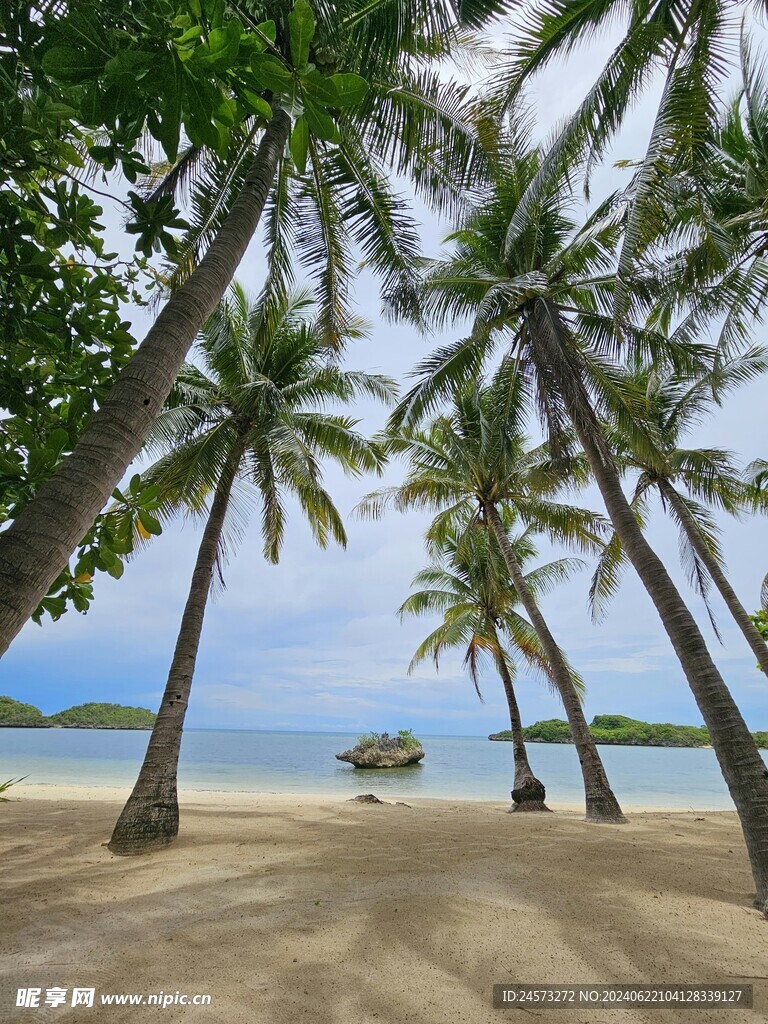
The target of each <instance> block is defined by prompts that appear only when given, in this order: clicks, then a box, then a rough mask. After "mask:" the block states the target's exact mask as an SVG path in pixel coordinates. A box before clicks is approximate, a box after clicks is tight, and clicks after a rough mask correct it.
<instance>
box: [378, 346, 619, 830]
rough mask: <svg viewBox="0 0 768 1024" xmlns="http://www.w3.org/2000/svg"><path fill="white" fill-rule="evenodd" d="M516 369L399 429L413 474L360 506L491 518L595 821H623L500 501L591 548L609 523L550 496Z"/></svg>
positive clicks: (446, 518) (530, 521)
mask: <svg viewBox="0 0 768 1024" xmlns="http://www.w3.org/2000/svg"><path fill="white" fill-rule="evenodd" d="M513 373H514V370H513V367H512V364H511V363H507V364H505V365H504V366H503V367H502V369H501V370H500V371H499V373H498V375H497V376H496V378H495V379H494V381H493V382H492V384H491V385H490V386H488V387H486V388H481V387H480V386H479V385H478V384H474V385H470V386H468V387H467V388H466V389H465V390H464V391H462V392H460V393H458V394H457V395H456V396H455V397H454V401H453V408H452V410H451V412H450V414H449V415H444V416H439V417H437V418H436V419H435V420H433V422H432V423H431V424H430V425H429V427H428V428H427V429H425V430H420V429H417V428H407V427H405V428H401V429H400V430H396V431H393V432H392V434H391V437H390V439H389V448H390V449H391V450H392V451H393V452H397V453H401V454H403V455H405V456H406V457H407V458H408V460H409V462H410V468H409V471H408V475H407V477H406V479H405V482H404V483H403V484H402V485H400V486H399V487H394V488H389V489H386V490H382V491H379V492H377V493H374V494H371V495H369V496H368V497H367V498H365V499H364V500H363V502H362V504H361V505H360V511H361V513H363V514H366V515H370V516H379V515H381V514H382V512H383V511H384V509H385V508H387V507H388V506H392V507H394V508H396V509H398V510H400V511H404V510H406V509H410V508H424V509H430V510H433V511H435V512H436V513H437V514H438V515H437V519H436V521H435V523H434V524H433V527H432V533H433V536H435V537H440V535H441V532H442V531H444V530H448V529H450V527H451V526H452V525H453V524H454V523H455V521H456V517H457V516H464V517H466V518H471V517H472V516H473V515H474V516H475V517H476V518H478V519H480V520H482V521H484V522H485V523H486V524H487V526H488V529H489V530H490V531H491V533H492V534H493V536H494V538H495V541H496V543H497V544H498V546H499V549H500V551H501V554H502V557H503V559H504V563H505V565H506V568H507V572H508V574H509V579H510V582H511V584H512V586H513V588H514V590H515V592H516V593H517V595H518V597H519V599H520V603H521V604H522V606H523V608H524V609H525V612H526V614H527V616H528V618H529V620H530V622H531V623H532V625H533V628H534V629H535V631H536V634H537V636H538V638H539V641H540V643H541V647H542V650H543V651H544V654H545V656H546V662H547V666H548V668H547V671H548V674H549V675H550V677H551V679H552V682H553V684H554V685H555V687H556V688H557V691H558V694H559V696H560V699H561V700H562V702H563V707H564V709H565V713H566V717H567V719H568V723H569V725H570V729H571V735H572V736H573V740H574V744H575V746H576V750H577V753H578V755H579V762H580V764H581V770H582V775H583V779H584V791H585V797H586V811H587V820H588V821H595V822H597V821H610V822H619V821H624V820H625V819H624V816H623V815H622V813H621V808H620V807H619V804H618V801H617V800H616V797H615V796H614V794H613V791H612V790H611V787H610V785H609V783H608V778H607V776H606V773H605V769H604V767H603V763H602V761H601V759H600V755H599V753H598V751H597V747H596V745H595V741H594V739H593V738H592V734H591V733H590V731H589V727H588V725H587V720H586V718H585V717H584V711H583V709H582V706H581V701H580V700H579V694H578V689H577V685H576V681H575V680H574V676H573V674H572V672H571V669H570V667H569V665H568V663H567V661H566V660H565V657H564V656H563V653H562V651H561V649H560V647H559V646H558V644H557V642H556V641H555V638H554V636H553V635H552V631H551V630H550V628H549V625H548V624H547V622H546V620H545V618H544V615H543V613H542V611H541V608H540V606H539V603H538V601H537V600H536V595H535V594H534V592H533V591H532V589H531V588H530V586H529V585H528V584H527V582H526V579H525V574H524V572H523V568H522V566H521V564H520V562H519V561H518V559H517V558H516V556H515V551H514V549H513V547H512V545H511V543H510V541H509V537H508V536H507V532H506V530H505V528H504V523H503V519H502V517H503V515H504V512H503V511H502V510H503V509H504V508H505V507H509V508H510V509H511V510H512V511H513V512H514V514H515V515H516V517H517V518H518V519H519V520H520V521H521V522H522V523H523V524H525V525H531V526H533V527H534V528H535V529H536V530H537V531H538V532H541V533H544V534H546V535H547V536H549V537H551V538H552V539H554V540H557V541H560V542H565V543H568V544H571V545H574V544H575V545H578V546H580V547H581V548H583V549H586V550H595V549H596V548H597V547H598V546H599V542H598V536H597V534H598V533H599V532H600V531H602V529H603V526H604V522H603V520H602V519H601V518H600V517H599V516H597V515H595V514H594V513H591V512H588V511H586V510H584V509H575V508H573V507H572V506H570V505H565V504H561V503H558V502H555V501H554V500H551V499H549V498H547V497H546V492H547V491H548V490H550V489H551V487H552V472H551V468H550V466H549V465H548V464H547V459H546V453H542V452H541V451H540V450H539V451H537V450H534V451H530V450H529V449H528V447H527V443H526V438H525V436H524V434H523V433H522V429H521V428H522V418H523V404H522V403H521V402H520V401H519V398H518V397H516V396H515V395H514V386H513V382H512V379H511V378H512V374H513Z"/></svg>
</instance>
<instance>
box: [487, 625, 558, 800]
mask: <svg viewBox="0 0 768 1024" xmlns="http://www.w3.org/2000/svg"><path fill="white" fill-rule="evenodd" d="M492 632H493V635H494V639H495V641H496V648H497V650H498V651H499V655H498V657H497V658H496V667H497V669H498V671H499V675H500V676H501V681H502V683H503V684H504V693H505V694H506V696H507V707H508V708H509V726H510V731H511V733H512V757H513V759H514V762H515V788H514V789H513V790H512V800H513V801H514V803H513V805H512V807H510V812H512V811H548V810H549V808H548V807H547V805H546V804H545V803H544V800H545V799H546V796H547V792H546V790H545V788H544V783H543V782H540V781H539V779H537V778H536V776H535V775H534V774H533V769H532V768H531V765H530V762H529V761H528V751H527V750H526V749H525V736H524V735H523V723H522V721H521V719H520V709H519V707H518V706H517V697H516V696H515V688H514V686H513V685H512V677H511V675H510V674H509V667H508V665H507V663H506V661H505V660H504V654H503V653H502V651H501V645H500V643H499V638H498V635H497V634H496V629H495V627H492Z"/></svg>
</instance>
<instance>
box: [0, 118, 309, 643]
mask: <svg viewBox="0 0 768 1024" xmlns="http://www.w3.org/2000/svg"><path fill="white" fill-rule="evenodd" d="M289 129H290V119H289V117H288V115H287V114H286V113H285V112H284V111H282V110H275V112H274V116H273V117H272V120H271V121H270V122H269V124H268V126H267V128H266V130H265V132H264V135H263V137H262V140H261V143H260V144H259V148H258V151H257V153H256V157H255V158H254V161H253V163H252V165H251V168H250V170H249V172H248V175H247V177H246V179H245V183H244V185H243V188H242V191H241V192H240V193H239V195H238V197H237V199H236V200H235V202H234V203H233V205H232V210H231V211H230V214H229V216H228V217H227V219H226V221H225V222H224V224H223V225H222V227H221V228H220V230H219V231H218V233H217V235H216V238H215V239H214V241H213V242H212V243H211V246H210V248H209V249H208V251H207V252H206V254H205V256H204V257H203V259H202V260H201V261H200V265H199V266H198V267H197V268H196V269H195V271H194V273H193V274H192V275H191V276H190V278H189V279H188V280H187V281H186V282H185V283H184V284H183V285H182V287H181V288H179V290H178V291H177V292H175V293H174V294H173V296H172V297H171V298H170V299H169V300H168V302H167V303H166V305H165V306H164V307H163V310H162V312H161V313H160V315H159V316H158V318H157V320H156V321H155V323H154V325H153V326H152V328H151V329H150V331H149V333H148V334H147V336H146V338H145V339H144V341H143V342H142V344H141V345H140V346H139V348H138V350H137V351H136V354H135V355H134V356H133V358H132V359H131V360H130V362H129V363H128V365H127V366H126V367H125V369H124V370H123V371H122V373H121V374H120V376H119V377H118V379H117V381H116V382H115V384H114V385H113V387H112V389H111V390H110V392H109V394H108V395H107V398H106V400H105V402H104V404H103V405H102V406H101V408H100V409H99V410H98V412H97V413H96V414H95V415H94V417H93V419H92V420H91V422H90V424H89V426H88V428H87V429H86V430H85V431H84V433H83V436H82V437H81V438H80V440H79V441H78V443H77V445H76V447H75V449H74V451H73V452H72V454H71V455H70V456H68V457H67V458H66V459H65V460H64V462H63V463H62V464H61V466H60V467H59V469H58V470H57V471H56V472H55V473H54V475H53V476H52V477H51V478H50V479H49V480H47V481H46V483H45V484H43V486H42V487H41V488H40V490H39V491H38V493H37V495H36V496H35V497H34V498H33V499H32V501H30V503H29V504H28V505H27V506H26V508H24V509H23V510H22V512H21V513H20V514H19V515H18V516H17V517H16V519H14V520H13V522H12V523H11V525H10V527H9V528H8V529H7V530H6V531H5V532H4V533H3V534H2V536H1V537H0V655H1V654H3V653H4V652H5V651H6V650H7V648H8V646H9V644H10V643H11V641H12V640H13V638H14V637H15V636H16V634H17V633H18V632H19V630H20V629H21V627H22V626H23V625H24V623H25V622H26V621H27V619H28V618H29V617H30V615H31V614H32V613H33V612H34V610H35V608H36V607H37V606H38V604H39V603H40V601H41V600H42V598H44V597H45V595H46V593H47V592H48V588H49V587H50V585H51V583H53V581H54V580H55V579H56V577H57V576H58V575H59V573H60V572H61V570H62V569H63V568H64V566H65V565H66V564H67V560H68V559H69V557H70V555H71V554H72V552H73V551H74V550H75V548H76V547H77V545H78V543H79V542H80V541H81V540H82V538H83V537H84V536H85V534H86V533H87V532H88V530H89V529H90V528H91V526H92V525H93V522H94V520H95V519H96V516H97V515H98V514H99V512H100V511H101V509H102V508H103V507H104V505H105V504H106V502H107V501H108V500H109V497H110V495H111V494H112V491H113V490H114V489H115V487H116V486H117V485H118V484H119V482H120V480H121V478H122V476H123V474H124V473H125V471H126V469H127V468H128V466H129V465H130V463H131V462H132V461H133V459H134V458H135V457H136V455H137V454H138V452H139V450H140V449H141V446H142V444H143V442H144V439H145V437H146V436H147V433H148V431H149V428H150V427H151V426H152V424H153V423H154V421H155V419H156V418H157V416H158V415H159V413H160V410H161V409H162V407H163V403H164V402H165V399H166V398H167V397H168V393H169V391H170V390H171V387H172V385H173V381H174V379H175V377H176V374H177V373H178V371H179V367H180V366H181V364H182V362H183V361H184V358H185V356H186V354H187V352H188V351H189V347H190V345H191V344H192V342H193V341H194V339H195V337H196V335H197V333H198V332H199V331H200V329H201V328H202V326H203V324H204V323H205V321H206V320H207V319H208V317H209V316H210V314H211V313H212V312H213V310H214V308H215V307H216V305H217V303H218V302H219V300H220V299H221V297H222V295H223V294H224V292H225V290H226V289H227V287H228V286H229V284H230V282H231V281H232V278H233V277H234V275H235V271H236V270H237V267H238V265H239V263H240V261H241V259H242V258H243V255H244V253H245V250H246V248H247V246H248V243H249V242H250V240H251V238H252V237H253V233H254V231H255V230H256V227H257V225H258V223H259V219H260V217H261V213H262V210H263V209H264V204H265V202H266V200H267V197H268V195H269V193H270V190H271V188H272V184H273V182H274V178H275V174H276V171H277V167H278V163H279V160H280V157H281V155H282V153H283V149H284V148H285V143H286V141H287V139H288V132H289Z"/></svg>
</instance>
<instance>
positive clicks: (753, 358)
mask: <svg viewBox="0 0 768 1024" xmlns="http://www.w3.org/2000/svg"><path fill="white" fill-rule="evenodd" d="M764 370H765V358H764V353H763V351H762V350H759V349H758V350H754V351H751V352H748V353H746V354H745V355H743V356H741V357H736V358H734V359H732V360H730V361H729V362H727V363H720V364H718V366H717V368H716V370H714V371H713V372H712V373H710V374H705V375H704V376H702V377H699V378H698V379H695V380H691V379H690V378H686V377H680V376H676V375H670V376H667V377H664V376H660V375H659V374H657V373H656V372H655V371H654V370H653V369H652V368H650V367H640V368H638V369H636V370H634V371H631V372H630V373H629V374H628V377H629V380H630V383H631V386H633V387H635V388H637V389H638V390H639V391H641V392H642V394H643V395H644V396H645V406H646V415H647V420H646V424H645V425H644V426H645V427H646V429H644V430H643V432H642V434H641V433H639V432H638V431H636V430H634V431H633V430H625V431H618V430H617V431H611V430H610V428H609V429H608V434H609V437H610V440H611V444H612V447H613V448H614V450H615V452H616V456H617V460H618V461H619V462H620V464H621V465H622V466H623V467H625V468H627V469H628V470H630V471H634V472H635V473H636V474H637V478H636V481H635V489H634V496H633V499H632V501H631V504H632V507H633V508H634V509H635V511H636V512H640V513H641V518H643V513H644V505H645V500H646V498H647V496H648V495H649V494H650V493H651V492H652V491H655V492H656V493H657V494H658V495H659V497H660V498H661V503H662V507H663V508H664V509H665V511H667V512H669V514H670V515H671V516H672V518H673V519H674V520H675V522H676V523H677V526H678V527H679V529H680V551H681V555H682V557H683V561H684V564H685V567H686V569H687V570H688V575H689V579H690V580H691V583H692V584H693V585H694V587H695V589H696V590H697V591H698V593H699V594H700V596H701V597H702V598H703V599H704V601H705V603H706V604H707V609H708V611H709V614H710V619H711V620H712V624H713V627H714V628H715V630H717V627H716V624H715V620H714V616H713V615H712V612H711V610H710V609H709V604H708V590H709V587H708V584H709V582H710V580H711V581H712V582H713V583H714V584H715V586H716V587H717V589H718V590H719V592H720V594H721V596H722V598H723V600H724V601H725V603H726V605H727V607H728V610H729V611H730V613H731V615H732V616H733V619H734V621H735V622H736V624H737V625H738V627H739V629H740V630H741V631H742V633H743V634H744V638H745V639H746V641H747V643H748V644H749V646H750V647H751V649H752V652H753V653H754V655H755V657H756V658H757V660H758V664H759V665H760V667H761V669H762V670H763V672H765V673H766V674H768V646H767V645H766V643H765V640H764V639H763V638H762V636H761V635H760V633H759V632H758V630H757V629H756V628H755V625H754V623H753V622H752V620H751V618H750V616H749V613H748V612H747V610H746V608H744V606H743V605H742V603H741V602H740V601H739V599H738V597H737V596H736V593H735V591H734V589H733V587H732V586H731V584H730V582H729V580H728V578H727V576H726V574H725V568H724V566H723V558H722V552H721V550H720V545H719V541H718V533H719V531H718V528H717V524H716V523H715V521H714V519H713V517H712V514H711V511H710V509H711V508H717V509H721V510H723V511H725V512H729V513H730V514H731V515H734V516H739V515H741V514H742V513H743V512H744V511H745V509H748V508H749V505H750V498H749V490H748V488H747V487H745V484H744V481H743V477H742V474H741V473H740V472H739V470H738V468H737V467H736V466H735V464H734V461H733V456H732V455H731V453H730V452H727V451H723V450H721V449H718V448H693V449H692V448H683V447H681V445H680V442H681V440H682V438H683V436H684V435H685V433H686V432H687V431H688V430H689V429H690V428H691V427H692V426H693V425H694V424H696V423H697V422H698V421H699V420H700V419H701V418H702V417H703V416H704V415H705V414H706V413H707V412H708V411H709V409H710V408H711V406H712V405H713V404H714V401H715V399H716V398H717V399H721V398H722V397H723V396H724V395H725V394H726V393H727V392H728V391H730V390H732V389H733V388H735V387H736V386H738V384H739V383H742V382H743V381H745V380H749V379H751V378H752V377H754V376H755V375H756V374H758V373H761V372H763V371H764ZM622 555H623V552H622V551H621V544H620V541H619V539H618V537H617V536H616V535H614V537H613V538H612V539H611V541H609V542H608V544H607V545H606V548H605V552H604V554H603V555H602V556H601V559H600V563H599V565H598V568H597V571H596V573H595V576H594V579H593V584H592V588H591V591H590V594H591V598H592V603H593V608H594V610H595V612H596V614H598V615H599V613H600V610H601V601H602V599H604V598H606V597H610V596H611V595H612V594H613V593H614V592H615V590H616V587H617V586H618V583H619V579H620V571H619V570H620V563H621V562H622V561H623V558H622Z"/></svg>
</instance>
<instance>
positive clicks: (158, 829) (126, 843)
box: [109, 448, 242, 856]
mask: <svg viewBox="0 0 768 1024" xmlns="http://www.w3.org/2000/svg"><path fill="white" fill-rule="evenodd" d="M241 456H242V448H241V449H240V450H239V451H237V452H233V454H232V457H231V458H230V460H229V461H228V463H227V465H226V467H225V469H224V472H223V473H222V476H221V479H220V481H219V485H218V487H217V488H216V495H215V497H214V499H213V503H212V505H211V511H210V515H209V516H208V522H207V523H206V525H205V530H204V531H203V539H202V540H201V542H200V547H199V549H198V552H197V561H196V562H195V568H194V572H193V573H192V583H191V585H190V588H189V596H188V597H187V603H186V606H185V608H184V614H183V615H182V618H181V627H180V629H179V636H178V639H177V640H176V649H175V651H174V654H173V661H172V662H171V668H170V671H169V673H168V682H167V683H166V687H165V693H164V694H163V700H162V703H161V704H160V709H159V711H158V713H157V718H156V719H155V724H154V726H153V728H152V735H151V736H150V738H149V745H148V747H147V753H146V755H145V757H144V763H143V764H142V766H141V771H140V772H139V777H138V779H137V780H136V785H135V786H134V787H133V792H132V793H131V795H130V796H129V797H128V801H127V803H126V805H125V807H124V808H123V810H122V812H121V814H120V817H119V818H118V819H117V824H116V825H115V829H114V832H113V833H112V838H111V840H110V842H109V849H110V850H111V851H112V853H118V854H122V855H124V856H132V855H135V854H140V853H150V852H151V851H152V850H156V849H159V848H160V847H163V846H168V845H169V844H170V843H172V842H173V841H174V839H175V838H176V835H177V834H178V831H179V804H178V797H177V792H176V773H177V769H178V764H179V753H180V751H181V736H182V731H183V728H184V716H185V715H186V712H187V704H188V703H189V693H190V689H191V687H192V676H193V674H194V671H195V661H196V659H197V651H198V648H199V646H200V634H201V633H202V629H203V619H204V617H205V608H206V605H207V603H208V595H209V593H210V590H211V581H212V577H213V571H214V567H215V565H216V555H217V552H218V548H219V541H220V540H221V532H222V529H223V527H224V519H225V517H226V514H227V506H228V504H229V497H230V494H231V493H232V484H233V483H234V479H235V476H236V474H237V469H238V466H239V463H240V458H241Z"/></svg>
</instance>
